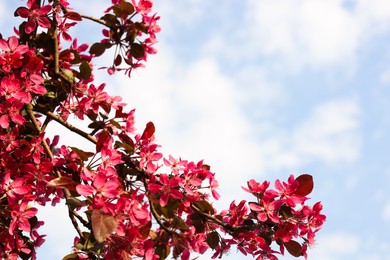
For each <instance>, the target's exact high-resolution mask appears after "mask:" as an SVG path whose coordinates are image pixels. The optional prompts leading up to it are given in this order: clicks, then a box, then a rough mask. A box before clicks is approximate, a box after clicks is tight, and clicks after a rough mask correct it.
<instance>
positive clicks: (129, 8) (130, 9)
mask: <svg viewBox="0 0 390 260" xmlns="http://www.w3.org/2000/svg"><path fill="white" fill-rule="evenodd" d="M119 6H120V8H121V9H122V12H123V13H125V14H126V15H130V14H132V13H134V11H135V9H134V6H133V5H132V4H130V3H129V2H126V1H122V2H121V3H120V5H119Z"/></svg>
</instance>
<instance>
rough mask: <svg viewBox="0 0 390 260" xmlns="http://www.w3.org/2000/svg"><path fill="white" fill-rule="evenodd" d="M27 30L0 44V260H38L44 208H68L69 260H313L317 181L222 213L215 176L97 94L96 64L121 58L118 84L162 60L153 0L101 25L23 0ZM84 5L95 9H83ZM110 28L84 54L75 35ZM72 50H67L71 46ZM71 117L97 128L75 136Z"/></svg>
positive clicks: (118, 103)
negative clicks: (168, 150) (229, 255)
mask: <svg viewBox="0 0 390 260" xmlns="http://www.w3.org/2000/svg"><path fill="white" fill-rule="evenodd" d="M25 2H26V3H25V6H21V7H19V8H17V9H16V10H15V16H17V17H19V18H18V19H21V20H22V22H21V24H20V26H19V27H18V28H15V30H14V31H15V35H11V36H9V37H8V38H1V39H0V50H1V51H0V140H1V142H0V241H1V242H0V258H2V259H19V258H21V259H36V249H37V248H38V247H39V246H41V245H42V244H43V243H44V241H45V236H44V235H43V234H40V233H39V227H41V226H42V225H44V222H43V221H41V220H39V219H38V218H37V212H38V210H37V208H36V207H35V205H36V204H39V205H41V206H46V205H49V204H50V205H52V206H54V205H56V204H57V203H65V205H66V206H67V208H68V214H69V219H70V222H69V225H72V226H73V228H74V229H75V232H76V234H77V235H76V237H75V239H74V241H73V244H72V245H71V248H72V249H71V250H70V251H71V253H70V254H68V255H66V256H64V258H63V259H67V260H71V259H133V258H137V257H139V258H144V259H148V260H153V259H164V258H167V257H168V256H173V257H174V258H180V259H190V258H191V254H194V253H195V254H203V253H205V252H206V251H207V250H208V249H211V250H213V251H214V255H213V257H214V258H215V257H219V256H223V254H224V253H226V252H228V251H229V249H230V248H231V247H234V248H237V249H238V250H239V251H240V252H242V253H243V254H244V255H248V254H249V255H253V256H254V257H256V258H257V259H277V255H279V254H282V255H283V254H284V252H285V250H287V251H288V252H289V253H290V254H292V255H294V256H297V257H298V256H304V257H305V258H306V257H307V248H308V246H310V245H313V244H314V241H315V240H314V239H315V234H316V232H317V231H318V230H320V228H321V226H322V224H323V223H324V221H325V216H324V215H323V214H322V213H321V210H322V205H321V203H319V202H317V203H315V204H314V205H313V206H309V205H307V204H306V201H307V200H308V197H307V196H308V195H309V194H310V193H311V191H312V189H313V179H312V177H311V176H310V175H307V174H304V175H300V176H298V177H296V178H295V177H294V176H293V175H291V176H290V177H289V178H288V181H287V182H281V181H279V180H277V181H276V182H275V189H271V188H270V187H269V186H270V182H268V181H264V182H263V183H258V182H257V181H255V180H250V181H248V182H247V187H243V189H244V190H245V191H246V192H249V193H250V194H252V195H253V201H250V202H247V201H244V200H243V201H241V202H239V203H236V202H232V203H231V204H230V207H229V209H227V210H222V211H217V210H216V209H215V208H214V207H213V205H212V202H211V201H212V199H219V197H220V195H219V194H218V192H217V187H218V182H217V180H216V178H215V174H214V173H213V172H212V171H211V170H210V166H208V165H207V164H205V163H204V162H203V161H199V162H191V161H187V160H183V159H181V158H174V157H173V156H171V155H169V156H164V155H163V154H162V153H160V152H159V147H160V146H159V145H158V144H157V143H156V142H155V139H154V134H155V126H154V124H153V123H152V122H149V123H148V124H147V125H146V127H145V129H144V130H143V131H142V132H139V133H138V132H136V130H135V126H134V124H135V119H134V110H126V105H125V104H124V103H123V102H122V100H121V98H120V97H118V96H111V95H109V94H108V93H107V92H106V91H105V87H106V85H105V84H104V83H103V84H96V83H95V80H94V74H93V61H94V59H95V58H96V57H98V56H100V55H102V54H104V52H105V51H106V50H108V49H110V48H114V49H115V51H114V57H113V62H112V64H111V65H109V66H107V67H105V68H106V69H107V72H108V73H109V74H113V73H115V72H117V71H124V73H125V74H127V75H129V76H130V74H131V72H132V70H133V69H134V68H137V67H140V66H143V62H145V61H146V59H147V56H148V55H150V54H155V53H156V49H155V47H154V44H155V43H156V42H157V40H156V34H157V33H158V32H159V31H160V27H159V26H158V24H157V22H158V20H159V17H158V16H157V15H156V14H153V13H152V9H151V8H152V1H150V0H131V1H126V0H111V1H107V2H108V4H109V6H108V7H107V9H106V11H105V12H104V13H103V14H102V17H99V18H96V17H91V16H89V15H87V14H81V13H79V12H77V11H76V10H74V9H72V7H71V5H70V1H68V0H48V1H45V0H26V1H25ZM86 4H88V3H87V2H86ZM86 20H88V21H90V22H95V23H98V24H100V25H101V26H102V28H103V29H102V40H101V41H99V42H96V43H93V44H88V43H82V44H79V43H78V41H77V38H76V37H74V36H72V34H71V28H72V27H75V26H77V25H78V24H79V23H82V22H84V21H86ZM67 43H68V44H67ZM69 116H73V117H77V118H78V119H80V120H84V121H87V122H89V125H88V128H87V129H82V128H81V127H80V126H78V125H72V124H71V123H70V122H69V121H68V118H69ZM52 122H57V123H59V124H60V125H62V126H63V131H64V133H65V132H66V131H70V132H72V133H73V134H75V135H79V136H81V137H83V138H84V139H85V140H86V142H90V143H92V144H93V145H94V147H95V149H94V150H93V151H86V150H85V149H83V148H82V147H71V146H66V145H65V144H62V145H61V144H60V137H59V136H54V137H49V136H47V135H46V129H47V127H48V125H49V124H50V123H52Z"/></svg>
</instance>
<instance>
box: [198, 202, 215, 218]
mask: <svg viewBox="0 0 390 260" xmlns="http://www.w3.org/2000/svg"><path fill="white" fill-rule="evenodd" d="M193 204H194V205H195V206H196V207H197V208H198V209H199V210H200V211H202V212H204V213H207V214H211V215H213V214H214V208H213V206H211V205H210V203H208V202H207V201H205V200H199V201H195V202H193Z"/></svg>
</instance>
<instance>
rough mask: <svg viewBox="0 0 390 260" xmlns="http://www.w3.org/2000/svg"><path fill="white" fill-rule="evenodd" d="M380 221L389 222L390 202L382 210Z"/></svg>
mask: <svg viewBox="0 0 390 260" xmlns="http://www.w3.org/2000/svg"><path fill="white" fill-rule="evenodd" d="M382 219H383V220H384V221H386V222H390V201H389V202H387V203H386V205H385V207H384V209H383V212H382Z"/></svg>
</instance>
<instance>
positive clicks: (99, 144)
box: [96, 131, 110, 152]
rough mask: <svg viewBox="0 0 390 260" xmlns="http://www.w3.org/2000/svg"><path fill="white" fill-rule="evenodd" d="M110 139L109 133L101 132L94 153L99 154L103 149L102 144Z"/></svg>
mask: <svg viewBox="0 0 390 260" xmlns="http://www.w3.org/2000/svg"><path fill="white" fill-rule="evenodd" d="M109 137H110V133H109V132H107V131H103V132H101V133H100V134H99V138H98V140H97V143H96V152H100V151H101V150H102V148H103V145H104V142H105V141H106V140H107V138H109Z"/></svg>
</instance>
